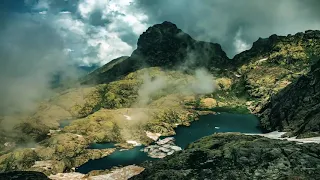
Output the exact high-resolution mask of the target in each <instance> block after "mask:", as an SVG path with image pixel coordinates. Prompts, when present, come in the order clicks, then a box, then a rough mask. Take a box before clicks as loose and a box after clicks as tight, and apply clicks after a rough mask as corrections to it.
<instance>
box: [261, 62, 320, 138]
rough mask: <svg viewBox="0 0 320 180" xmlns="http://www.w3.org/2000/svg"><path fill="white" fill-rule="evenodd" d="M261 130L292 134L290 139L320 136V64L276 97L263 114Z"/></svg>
mask: <svg viewBox="0 0 320 180" xmlns="http://www.w3.org/2000/svg"><path fill="white" fill-rule="evenodd" d="M261 123H262V126H263V127H265V128H267V129H269V130H281V131H289V132H291V133H289V134H287V135H289V136H298V137H309V136H319V135H320V61H318V62H317V63H316V64H314V65H313V66H312V67H311V71H310V72H309V73H308V74H306V75H303V76H301V77H300V78H299V79H298V80H297V81H296V82H295V83H293V84H290V85H289V86H287V87H286V88H285V89H283V90H282V91H281V92H280V93H278V94H277V95H276V96H274V97H273V98H271V101H270V103H268V104H267V106H266V107H265V108H264V109H262V111H261Z"/></svg>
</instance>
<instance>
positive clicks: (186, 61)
mask: <svg viewBox="0 0 320 180" xmlns="http://www.w3.org/2000/svg"><path fill="white" fill-rule="evenodd" d="M227 63H229V58H228V57H227V55H226V53H225V52H224V51H223V50H222V49H221V46H220V45H219V44H216V43H209V42H203V41H196V40H194V39H193V38H192V37H191V36H190V35H188V34H186V33H184V32H183V31H182V30H181V29H179V28H178V27H177V26H176V25H175V24H173V23H171V22H168V21H165V22H163V23H161V24H156V25H154V26H151V27H149V28H148V29H147V30H146V31H145V32H144V33H143V34H142V35H140V37H139V40H138V43H137V49H136V50H135V51H134V52H133V53H132V55H131V56H130V57H129V58H127V57H122V58H118V59H115V60H113V61H111V62H110V63H108V64H106V65H105V66H103V67H102V68H101V69H102V70H100V69H98V70H96V71H95V72H93V73H92V75H89V77H90V78H87V79H84V80H83V83H84V84H86V83H92V82H94V83H105V82H110V81H113V80H115V79H119V78H121V77H123V75H126V74H128V73H130V72H133V71H136V70H138V69H141V68H143V67H153V66H157V67H163V68H170V69H172V68H181V69H184V68H196V67H215V68H222V67H225V66H227ZM97 72H98V73H97ZM99 72H101V73H99Z"/></svg>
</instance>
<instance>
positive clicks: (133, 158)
mask: <svg viewBox="0 0 320 180" xmlns="http://www.w3.org/2000/svg"><path fill="white" fill-rule="evenodd" d="M258 123H259V122H258V119H257V118H256V117H255V116H254V115H243V114H230V113H221V114H217V115H213V114H210V115H204V116H201V117H200V118H199V120H197V121H194V122H192V123H191V126H189V127H186V126H179V127H178V128H176V135H175V136H173V137H174V138H175V144H176V145H178V146H180V147H181V148H185V147H186V146H187V145H188V144H190V143H192V142H194V141H196V140H198V139H200V138H202V137H204V136H208V135H211V134H214V133H217V132H242V133H261V130H260V129H258V128H257V126H258ZM161 138H165V137H161ZM112 147H114V144H113V143H105V144H92V145H91V146H90V148H92V149H105V148H112ZM143 148H144V147H143V146H140V147H135V148H133V149H130V150H125V151H120V150H116V151H115V152H114V153H112V154H111V155H109V156H107V157H105V158H102V159H97V160H90V161H88V162H87V163H85V164H83V165H82V166H80V167H78V168H76V171H77V172H80V173H88V172H90V171H92V170H104V169H110V168H112V167H114V166H127V165H131V164H136V165H137V164H140V163H142V162H144V161H146V160H156V159H152V158H150V157H148V156H147V154H146V153H144V152H141V151H140V150H141V149H143Z"/></svg>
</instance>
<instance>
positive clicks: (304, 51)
mask: <svg viewBox="0 0 320 180" xmlns="http://www.w3.org/2000/svg"><path fill="white" fill-rule="evenodd" d="M319 57H320V31H306V32H305V33H297V34H295V35H288V36H277V35H272V36H270V37H269V38H265V39H262V38H260V39H259V40H258V41H256V42H255V43H254V44H253V46H252V48H251V49H250V50H247V51H245V52H242V53H240V54H238V55H236V56H235V57H234V59H233V60H232V62H233V64H231V66H232V67H231V69H233V70H234V71H235V73H236V74H237V75H238V83H239V84H241V87H242V88H244V89H243V90H244V91H245V92H246V93H247V94H248V95H249V98H248V100H250V101H251V102H250V103H249V104H250V105H249V106H250V109H251V111H252V112H253V113H257V112H259V111H260V110H261V109H262V108H263V107H264V105H266V103H268V102H269V101H270V98H271V97H272V96H273V95H275V94H276V93H278V92H279V91H280V90H282V89H283V88H285V87H286V86H287V85H288V84H290V83H292V82H294V81H295V80H297V78H299V77H300V76H301V75H304V74H306V73H308V72H309V70H310V65H311V64H313V63H314V62H315V61H316V60H317V59H318V58H319Z"/></svg>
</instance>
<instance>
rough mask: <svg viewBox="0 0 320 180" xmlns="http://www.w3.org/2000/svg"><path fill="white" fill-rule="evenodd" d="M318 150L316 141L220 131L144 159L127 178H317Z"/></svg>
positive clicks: (319, 164) (228, 179)
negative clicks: (155, 157)
mask: <svg viewBox="0 0 320 180" xmlns="http://www.w3.org/2000/svg"><path fill="white" fill-rule="evenodd" d="M319 154H320V146H319V145H317V144H301V145H300V144H296V143H295V142H289V141H281V140H273V139H268V138H264V137H260V136H246V135H241V134H235V133H222V134H215V135H212V136H207V137H204V138H202V139H200V140H198V141H196V142H194V143H192V144H190V145H189V146H188V147H187V148H186V149H185V150H183V151H181V152H179V153H175V154H173V155H172V156H168V157H166V158H164V159H161V160H158V161H154V162H147V163H144V165H143V166H144V167H145V168H146V169H145V170H144V171H143V172H142V173H141V174H139V175H137V176H135V177H133V178H131V179H132V180H140V179H141V180H142V179H150V180H152V179H168V180H169V179H174V180H179V179H181V180H183V179H195V180H196V179H221V180H233V179H241V180H245V179H250V180H251V179H266V180H267V179H292V180H293V179H301V180H304V179H306V180H308V179H318V178H319V177H320V173H319V172H320V171H319V170H320V156H319Z"/></svg>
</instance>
